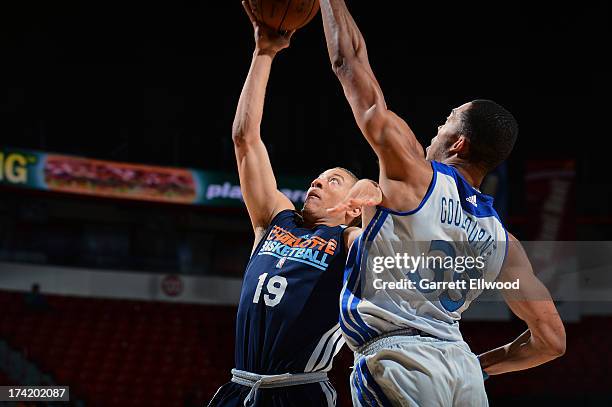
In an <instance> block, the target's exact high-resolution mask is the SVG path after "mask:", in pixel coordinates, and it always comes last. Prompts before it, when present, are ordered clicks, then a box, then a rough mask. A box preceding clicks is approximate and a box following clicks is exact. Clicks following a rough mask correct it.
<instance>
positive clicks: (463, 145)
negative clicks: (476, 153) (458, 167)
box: [448, 136, 470, 158]
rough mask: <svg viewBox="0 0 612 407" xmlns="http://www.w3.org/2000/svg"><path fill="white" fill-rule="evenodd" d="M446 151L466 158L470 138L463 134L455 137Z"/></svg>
mask: <svg viewBox="0 0 612 407" xmlns="http://www.w3.org/2000/svg"><path fill="white" fill-rule="evenodd" d="M448 152H449V153H450V155H455V154H457V155H458V156H459V157H461V158H467V156H468V154H469V152H470V140H468V139H467V137H465V136H459V137H457V140H455V142H454V143H453V144H452V145H451V146H450V149H449V150H448Z"/></svg>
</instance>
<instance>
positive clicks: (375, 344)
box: [355, 328, 444, 356]
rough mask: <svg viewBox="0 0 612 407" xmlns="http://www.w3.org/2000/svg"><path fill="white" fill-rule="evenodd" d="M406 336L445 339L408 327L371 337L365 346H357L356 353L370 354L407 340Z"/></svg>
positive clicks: (431, 339)
mask: <svg viewBox="0 0 612 407" xmlns="http://www.w3.org/2000/svg"><path fill="white" fill-rule="evenodd" d="M406 337H418V338H419V339H420V340H424V341H436V342H437V341H444V340H443V339H439V338H437V337H435V336H433V335H430V334H428V333H425V332H423V331H421V330H419V329H416V328H406V329H400V330H397V331H392V332H387V333H386V334H383V335H380V336H377V337H376V338H374V339H370V340H369V341H368V342H366V343H365V344H364V345H363V346H361V347H359V348H357V349H356V350H355V354H356V355H357V354H360V355H364V356H369V355H372V354H374V353H376V352H378V351H379V350H381V349H383V348H385V347H387V346H389V345H394V344H396V343H400V342H403V341H405V340H406Z"/></svg>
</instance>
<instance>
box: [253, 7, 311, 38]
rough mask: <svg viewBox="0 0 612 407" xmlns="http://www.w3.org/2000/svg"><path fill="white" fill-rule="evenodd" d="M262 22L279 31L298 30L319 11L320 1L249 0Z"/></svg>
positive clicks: (256, 15)
mask: <svg viewBox="0 0 612 407" xmlns="http://www.w3.org/2000/svg"><path fill="white" fill-rule="evenodd" d="M249 5H250V6H251V10H253V14H255V17H256V18H257V20H259V21H260V22H262V23H264V24H265V25H267V26H268V27H271V28H274V29H275V30H277V31H290V30H297V29H298V28H301V27H303V26H305V25H306V24H308V23H309V22H310V20H312V19H313V18H314V16H315V15H316V14H317V12H318V11H319V0H249Z"/></svg>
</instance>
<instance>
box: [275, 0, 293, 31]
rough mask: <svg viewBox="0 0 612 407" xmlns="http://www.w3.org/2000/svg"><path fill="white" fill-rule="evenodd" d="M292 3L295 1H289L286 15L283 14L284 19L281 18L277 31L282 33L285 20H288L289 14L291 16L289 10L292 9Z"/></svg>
mask: <svg viewBox="0 0 612 407" xmlns="http://www.w3.org/2000/svg"><path fill="white" fill-rule="evenodd" d="M292 1H293V0H289V2H288V3H287V7H286V8H285V14H283V18H281V21H280V23H279V24H278V28H277V29H276V31H280V29H281V27H282V26H283V23H284V22H285V19H286V18H287V14H289V8H291V2H292Z"/></svg>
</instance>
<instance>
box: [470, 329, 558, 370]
mask: <svg viewBox="0 0 612 407" xmlns="http://www.w3.org/2000/svg"><path fill="white" fill-rule="evenodd" d="M562 354H563V352H562V351H559V350H556V349H554V348H552V347H551V346H549V345H547V344H545V343H543V342H542V341H541V340H538V339H537V338H535V337H533V336H532V335H531V331H529V330H527V331H525V332H524V333H523V334H521V336H519V337H518V338H516V339H515V340H514V341H513V342H511V343H509V344H507V345H505V346H501V347H499V348H497V349H493V350H490V351H488V352H485V353H483V354H482V355H480V356H479V358H480V365H481V367H482V368H483V369H484V371H485V372H487V374H489V375H497V374H502V373H507V372H514V371H517V370H524V369H529V368H532V367H535V366H538V365H541V364H543V363H546V362H549V361H551V360H553V359H555V358H557V357H559V356H561V355H562Z"/></svg>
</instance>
